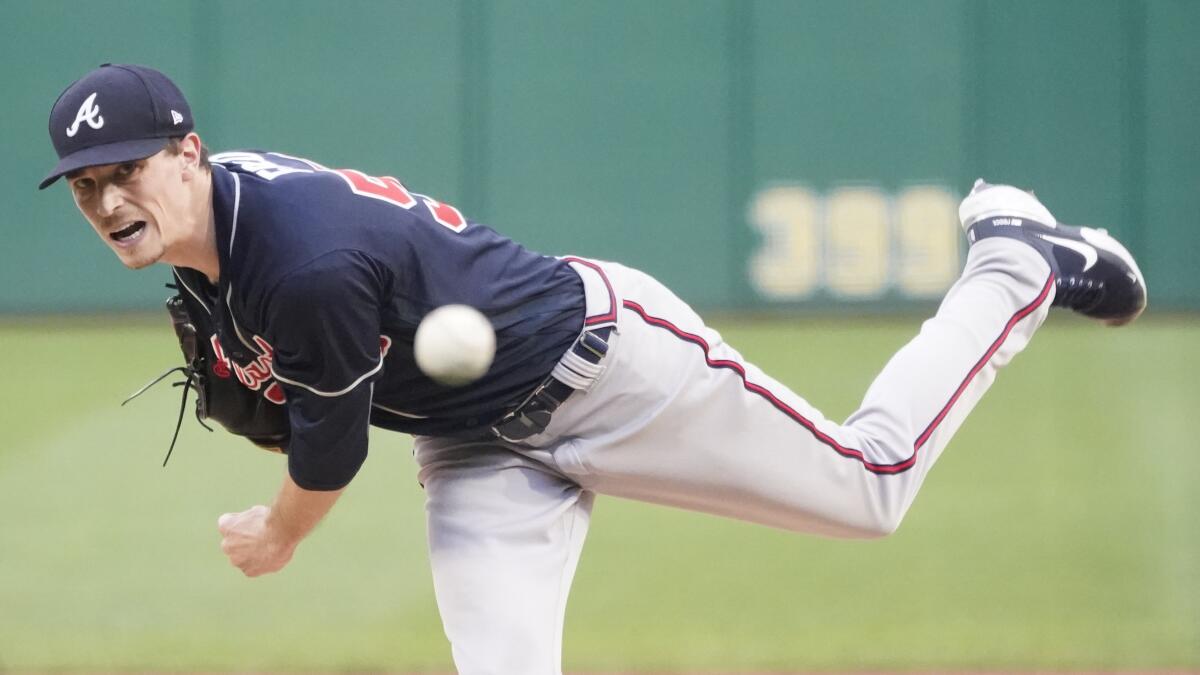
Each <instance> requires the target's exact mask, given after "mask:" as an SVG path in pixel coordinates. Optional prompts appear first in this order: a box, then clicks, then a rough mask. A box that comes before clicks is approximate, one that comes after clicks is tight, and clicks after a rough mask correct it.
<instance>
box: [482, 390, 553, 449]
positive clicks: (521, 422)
mask: <svg viewBox="0 0 1200 675" xmlns="http://www.w3.org/2000/svg"><path fill="white" fill-rule="evenodd" d="M553 381H554V379H553V378H550V377H547V378H546V379H545V380H544V381H543V382H542V383H541V384H539V385H538V386H537V388H536V389H534V390H533V393H532V394H530V395H529V397H528V398H526V399H525V401H524V402H523V403H521V405H519V406H517V407H516V409H515V410H513V411H512V412H510V413H508V414H507V415H505V416H504V417H503V418H501V420H500V421H499V422H497V423H495V424H494V425H492V433H494V434H496V436H497V437H499V438H500V439H501V440H505V441H508V442H509V443H519V442H521V441H523V440H525V439H526V438H529V437H530V436H536V435H537V434H540V433H542V432H543V431H545V430H546V427H547V426H548V425H549V424H550V415H551V413H553V412H554V409H555V408H557V407H558V406H559V405H561V404H562V401H559V400H557V399H555V398H554V397H553V396H551V395H550V394H549V393H547V392H546V387H549V386H550V383H551V382H553ZM543 398H544V399H546V400H548V401H549V402H551V403H552V405H551V406H550V407H546V401H544V400H543ZM538 403H541V404H543V405H542V406H538V405H537V404H538Z"/></svg>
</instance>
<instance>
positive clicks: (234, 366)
mask: <svg viewBox="0 0 1200 675" xmlns="http://www.w3.org/2000/svg"><path fill="white" fill-rule="evenodd" d="M209 341H210V342H211V343H212V348H213V353H214V354H216V356H217V363H215V364H213V372H214V373H216V375H217V376H218V377H229V372H230V371H232V372H233V375H234V376H235V377H236V378H237V381H238V382H241V383H242V385H243V386H244V387H246V388H247V389H249V390H250V391H258V390H260V389H262V386H263V384H264V383H266V382H270V384H268V385H267V388H266V389H263V392H262V395H263V398H265V399H267V400H268V401H270V402H271V403H275V404H277V405H283V403H284V402H285V401H286V400H287V396H285V395H284V393H283V387H280V386H279V383H278V382H276V381H275V380H274V379H273V378H272V376H271V360H272V358H273V356H274V354H275V350H274V349H273V348H272V347H271V345H270V344H269V343H268V342H267V341H266V340H264V339H262V338H261V337H259V336H257V335H255V336H254V338H253V341H254V344H256V345H258V348H259V350H261V353H260V354H259V355H258V356H257V357H256V358H255V359H254V360H253V361H251V362H250V363H249V364H247V365H245V366H243V365H241V364H240V363H238V362H236V361H233V360H231V359H230V358H229V357H227V356H225V350H223V349H222V348H221V342H220V341H219V340H217V336H216V335H213V336H211V337H210V338H209ZM222 373H224V374H222Z"/></svg>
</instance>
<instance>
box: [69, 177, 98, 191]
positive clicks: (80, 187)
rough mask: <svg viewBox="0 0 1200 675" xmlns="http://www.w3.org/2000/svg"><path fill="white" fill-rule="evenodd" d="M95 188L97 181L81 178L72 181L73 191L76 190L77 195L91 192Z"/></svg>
mask: <svg viewBox="0 0 1200 675" xmlns="http://www.w3.org/2000/svg"><path fill="white" fill-rule="evenodd" d="M94 187H96V181H94V180H92V179H91V178H79V179H76V180H74V181H71V189H73V190H75V193H76V194H84V193H87V192H90V191H91V190H92V188H94Z"/></svg>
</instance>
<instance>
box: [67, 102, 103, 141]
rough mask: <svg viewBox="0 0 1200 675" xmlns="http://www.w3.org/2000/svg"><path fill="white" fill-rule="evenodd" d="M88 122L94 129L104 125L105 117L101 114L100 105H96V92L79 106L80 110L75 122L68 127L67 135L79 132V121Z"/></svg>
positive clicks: (76, 114)
mask: <svg viewBox="0 0 1200 675" xmlns="http://www.w3.org/2000/svg"><path fill="white" fill-rule="evenodd" d="M80 122H87V123H88V126H89V127H91V128H93V129H99V128H100V127H102V126H104V118H103V117H101V116H100V106H98V105H96V92H94V91H93V92H92V95H91V96H89V97H87V99H85V100H84V102H83V105H81V106H79V112H77V113H75V123H74V124H72V125H71V126H69V127H67V136H71V137H74V136H75V134H77V133H79V123H80Z"/></svg>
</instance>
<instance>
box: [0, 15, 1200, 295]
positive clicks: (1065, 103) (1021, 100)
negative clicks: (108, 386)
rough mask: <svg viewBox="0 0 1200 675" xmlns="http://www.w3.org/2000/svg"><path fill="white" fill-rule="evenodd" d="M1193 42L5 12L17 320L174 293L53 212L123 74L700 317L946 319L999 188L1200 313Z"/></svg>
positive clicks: (1195, 23)
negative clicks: (71, 150) (1030, 201)
mask: <svg viewBox="0 0 1200 675" xmlns="http://www.w3.org/2000/svg"><path fill="white" fill-rule="evenodd" d="M1198 28H1200V2H1194V1H1190V0H1128V1H1124V2H1120V1H1114V0H1061V1H1055V0H1019V1H1003V2H1002V1H982V0H906V1H903V2H901V1H896V2H876V1H867V0H855V1H848V2H834V1H826V2H813V1H805V2H800V1H790V2H785V1H771V0H754V1H750V0H744V1H737V0H686V1H684V0H622V1H616V0H611V1H607V2H541V1H538V2H534V1H528V0H523V1H520V2H517V1H512V2H507V1H506V2H482V1H477V0H460V1H457V2H424V3H417V2H384V1H366V0H347V1H343V2H337V3H333V2H315V1H300V0H286V1H284V0H258V1H256V2H235V1H231V0H207V1H196V2H182V1H177V2H162V3H146V2H140V1H122V0H112V1H110V2H104V3H90V2H58V1H52V2H47V1H27V0H0V36H2V38H3V39H0V57H2V59H3V63H4V66H3V76H2V77H3V82H2V84H3V92H4V94H5V96H4V100H5V103H6V105H5V113H6V114H5V118H6V124H5V125H4V126H3V138H4V143H3V147H4V152H3V153H0V162H3V166H4V171H3V176H4V180H3V181H0V197H2V200H3V201H2V203H3V205H4V209H3V214H4V216H3V227H4V237H3V242H4V243H3V246H2V247H0V312H43V311H52V312H60V311H79V310H83V311H91V310H112V309H140V308H152V307H155V306H157V305H158V304H159V303H160V301H161V299H162V297H163V295H164V291H163V289H162V287H161V282H163V281H165V280H166V278H167V275H166V274H165V273H164V271H163V270H146V271H142V272H137V273H133V272H128V271H126V270H124V269H123V268H122V267H121V266H120V265H119V263H118V262H117V261H116V259H115V258H114V256H112V255H111V254H110V253H108V252H107V251H106V250H105V248H104V246H103V244H102V243H101V242H100V241H99V240H98V239H97V238H96V237H95V235H94V234H92V233H91V231H90V229H89V228H88V227H87V225H86V224H85V223H84V221H83V220H82V219H81V217H80V216H79V215H78V214H77V213H76V212H75V211H74V207H73V205H72V203H71V200H70V197H69V195H68V193H67V191H66V189H65V188H63V187H62V186H55V188H53V189H51V190H48V191H46V192H45V193H39V192H38V191H37V190H36V184H37V182H38V180H39V179H40V178H41V177H42V175H43V174H44V173H45V171H46V170H47V169H48V168H49V167H50V166H51V165H52V164H53V160H54V156H53V151H52V149H51V147H50V144H49V141H48V138H47V136H46V118H47V116H48V112H49V108H50V105H51V103H52V102H53V101H54V99H55V97H56V96H57V95H58V93H59V92H60V91H61V90H62V89H63V88H64V87H65V86H66V85H67V84H69V83H70V82H71V81H72V80H73V79H74V78H76V77H78V76H79V75H81V74H82V73H84V72H86V71H87V70H88V69H90V68H91V67H93V66H95V65H98V64H99V63H102V62H140V63H146V64H151V65H154V66H156V67H158V68H160V69H161V70H163V71H164V72H166V73H168V74H169V75H171V76H172V77H173V78H174V79H175V80H176V81H177V82H178V83H179V84H180V86H181V87H182V88H183V89H184V91H185V92H186V93H187V94H188V97H189V99H190V101H191V103H192V106H193V110H194V113H195V116H196V119H197V130H198V131H199V132H200V133H201V135H202V137H203V138H204V140H205V141H206V143H207V144H208V145H209V146H210V147H211V148H213V149H214V150H227V149H234V148H267V149H274V150H280V151H283V152H287V153H290V154H297V155H302V156H308V157H311V158H313V159H316V160H318V161H320V162H322V163H324V164H326V165H330V166H338V167H342V166H344V167H353V168H358V169H361V170H364V171H367V172H369V173H377V174H388V175H394V176H397V177H399V178H400V179H401V180H403V181H404V182H405V183H406V184H408V185H409V186H411V187H413V188H414V189H416V190H419V191H421V192H425V193H427V194H430V195H433V196H435V197H438V198H440V199H442V200H444V201H447V202H450V203H453V204H455V205H457V206H459V207H460V208H461V209H462V210H463V211H464V212H465V213H466V214H467V215H468V216H470V217H471V218H473V219H475V220H479V221H481V222H485V223H488V224H490V225H493V226H494V227H496V228H497V229H499V230H501V231H503V232H505V233H508V234H510V235H511V236H513V237H515V238H517V239H519V240H521V241H523V242H525V243H527V244H528V245H530V246H531V247H533V248H535V249H538V250H541V251H544V252H547V253H556V254H559V253H578V254H582V255H588V256H594V257H600V258H615V259H619V260H621V261H624V262H627V263H629V264H632V265H635V266H639V267H642V268H644V269H646V270H648V271H651V272H653V273H654V274H656V275H657V276H658V277H659V278H661V279H663V280H664V281H666V282H667V283H668V284H669V285H671V286H672V287H673V288H675V289H676V290H677V291H678V292H679V293H680V294H681V295H682V296H684V297H685V298H686V299H688V300H690V301H692V302H693V303H696V304H698V305H701V306H704V307H720V308H755V307H761V308H769V307H781V308H788V309H795V308H805V307H813V308H827V307H829V306H831V304H833V303H835V302H836V303H837V304H838V305H839V306H848V307H856V306H858V307H863V308H872V309H878V308H894V307H904V306H907V305H908V302H907V301H908V300H910V299H915V300H917V301H929V300H931V299H933V298H936V297H938V296H939V295H940V294H941V292H942V291H943V290H944V288H945V286H946V285H947V284H948V283H949V282H950V281H951V280H952V279H953V278H954V276H955V275H956V274H957V271H958V269H959V268H960V266H961V256H962V255H963V253H964V251H963V246H962V244H961V243H960V237H959V234H958V233H957V231H956V230H955V227H956V225H955V222H954V209H955V206H956V204H957V201H958V199H960V198H961V196H962V195H963V194H964V193H965V192H966V191H967V190H968V189H969V188H970V185H971V182H972V181H973V179H974V178H975V177H976V176H980V175H982V176H986V177H987V178H988V179H989V180H992V181H1003V182H1012V183H1016V184H1021V185H1028V186H1032V187H1034V188H1036V190H1037V193H1038V195H1039V196H1040V197H1042V198H1043V200H1044V201H1045V202H1046V203H1047V204H1048V205H1049V206H1050V207H1051V209H1052V210H1054V211H1055V212H1056V213H1057V214H1058V215H1059V217H1060V218H1061V219H1062V220H1063V221H1065V222H1073V223H1091V224H1097V225H1103V226H1106V227H1108V228H1109V229H1110V230H1111V231H1113V232H1114V233H1116V234H1118V235H1119V236H1121V237H1122V238H1123V239H1125V240H1126V241H1127V242H1128V243H1129V244H1130V247H1131V248H1132V249H1133V251H1134V252H1135V254H1137V255H1138V256H1139V258H1140V259H1141V260H1142V261H1143V268H1144V269H1145V272H1146V276H1147V278H1148V283H1149V286H1150V290H1151V296H1152V303H1153V306H1154V307H1157V308H1173V309H1200V276H1198V275H1197V274H1196V272H1195V269H1196V267H1197V265H1196V263H1195V262H1194V261H1195V260H1196V259H1197V256H1200V227H1197V226H1196V222H1195V221H1196V216H1197V214H1198V213H1200V128H1198V125H1197V113H1196V111H1197V110H1200V40H1198V39H1196V34H1197V29H1198Z"/></svg>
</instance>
